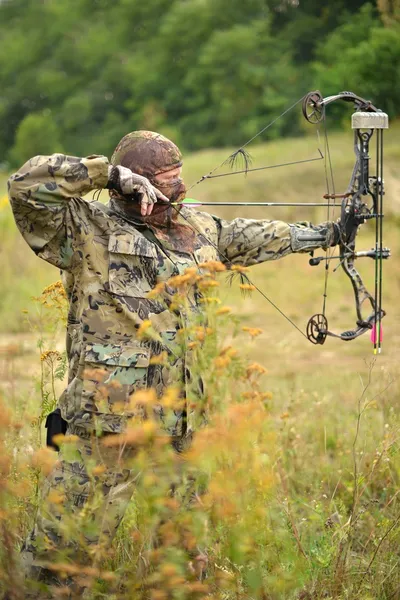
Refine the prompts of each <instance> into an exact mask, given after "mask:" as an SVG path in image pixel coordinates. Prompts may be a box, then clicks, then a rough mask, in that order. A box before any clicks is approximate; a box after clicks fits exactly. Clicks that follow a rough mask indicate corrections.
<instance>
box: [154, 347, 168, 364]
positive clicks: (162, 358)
mask: <svg viewBox="0 0 400 600" xmlns="http://www.w3.org/2000/svg"><path fill="white" fill-rule="evenodd" d="M167 360H168V354H167V353H166V352H165V350H164V351H163V352H161V354H157V355H155V356H152V357H151V359H150V364H151V365H165V364H166V363H167Z"/></svg>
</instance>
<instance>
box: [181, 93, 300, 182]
mask: <svg viewBox="0 0 400 600" xmlns="http://www.w3.org/2000/svg"><path fill="white" fill-rule="evenodd" d="M306 95H307V94H305V95H304V96H302V97H301V98H299V99H298V100H296V102H295V103H294V104H292V105H291V106H289V108H287V109H286V110H284V111H283V113H281V114H280V115H278V116H277V117H275V119H273V120H272V121H271V122H270V123H268V125H266V126H265V127H263V128H262V129H261V130H260V131H259V132H258V133H256V134H255V135H253V137H251V138H250V139H249V140H247V142H246V143H245V144H243V145H242V146H240V148H239V149H238V150H235V152H232V154H230V155H229V156H228V158H226V159H225V160H223V161H222V163H221V164H219V165H218V166H216V167H214V169H211V171H210V172H209V173H207V175H203V176H202V177H200V179H198V180H197V181H194V182H193V183H192V184H191V185H189V187H188V188H187V191H188V192H189V191H190V190H192V189H193V188H194V187H196V185H198V184H199V183H201V182H202V181H204V180H205V179H209V178H210V177H211V176H212V175H213V173H215V171H218V169H220V168H221V167H223V166H224V165H225V164H226V163H227V162H229V159H230V158H231V157H232V156H234V155H235V154H236V153H237V152H239V151H240V150H243V148H246V146H248V145H249V144H251V142H253V141H254V140H255V139H256V138H258V137H259V136H260V135H262V134H263V133H264V132H265V131H267V129H269V128H270V127H272V125H274V124H275V123H276V122H277V121H278V120H279V119H281V118H282V117H284V116H285V115H286V114H287V113H288V112H290V111H291V110H293V109H294V108H295V107H296V106H297V105H298V104H300V102H303V100H304V98H305V97H306ZM234 174H235V173H230V175H234Z"/></svg>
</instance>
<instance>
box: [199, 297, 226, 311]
mask: <svg viewBox="0 0 400 600" xmlns="http://www.w3.org/2000/svg"><path fill="white" fill-rule="evenodd" d="M199 302H200V303H201V304H221V300H220V299H219V298H215V297H212V298H200V300H199ZM217 314H218V312H217Z"/></svg>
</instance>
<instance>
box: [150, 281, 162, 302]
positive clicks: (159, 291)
mask: <svg viewBox="0 0 400 600" xmlns="http://www.w3.org/2000/svg"><path fill="white" fill-rule="evenodd" d="M164 290H165V283H164V282H160V283H157V285H156V286H155V287H153V289H152V290H151V291H150V292H149V293H148V294H147V298H150V299H152V298H157V296H160V295H161V294H162V293H163V291H164Z"/></svg>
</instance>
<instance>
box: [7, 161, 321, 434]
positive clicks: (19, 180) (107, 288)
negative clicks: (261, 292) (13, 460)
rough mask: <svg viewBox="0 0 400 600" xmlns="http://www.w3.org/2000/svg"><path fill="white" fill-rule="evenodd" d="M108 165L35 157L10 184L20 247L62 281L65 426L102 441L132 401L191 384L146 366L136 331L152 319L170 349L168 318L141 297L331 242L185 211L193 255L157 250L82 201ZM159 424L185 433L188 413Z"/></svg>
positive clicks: (103, 178)
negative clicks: (205, 273)
mask: <svg viewBox="0 0 400 600" xmlns="http://www.w3.org/2000/svg"><path fill="white" fill-rule="evenodd" d="M108 164H109V163H108V160H107V158H105V157H104V156H95V155H94V156H89V157H87V158H75V157H70V156H64V155H61V154H54V155H52V156H50V157H43V156H37V157H35V158H32V159H31V160H29V161H28V162H27V163H26V164H25V165H24V166H23V167H22V168H21V169H20V170H19V171H18V173H16V174H14V175H13V176H12V177H11V178H10V180H9V196H10V200H11V204H12V209H13V212H14V216H15V220H16V223H17V226H18V228H19V230H20V232H21V234H22V235H23V237H24V239H25V240H26V242H27V243H28V244H29V246H30V247H31V248H32V250H33V251H34V252H35V253H36V254H37V256H39V257H40V258H42V259H44V260H46V261H47V262H49V263H51V264H52V265H54V266H56V267H58V268H59V269H61V270H62V272H63V274H64V281H65V285H66V289H67V292H68V297H69V301H70V302H69V314H68V327H67V353H68V359H69V377H68V386H67V389H66V390H65V392H64V393H63V395H62V397H61V399H60V406H61V411H62V414H63V417H64V418H65V419H66V420H67V421H68V422H70V423H72V424H74V425H75V426H78V427H84V428H86V429H91V428H94V427H95V426H97V425H98V426H100V427H101V428H102V429H103V431H121V429H122V428H123V427H124V424H125V421H126V407H127V406H128V404H129V397H130V395H131V394H132V392H133V391H135V390H137V389H140V388H144V387H150V386H153V387H154V388H155V389H156V390H157V392H158V393H161V392H162V390H163V389H164V388H165V387H166V386H168V385H169V384H170V383H171V382H173V381H176V380H180V381H181V382H183V383H184V381H185V377H186V376H187V375H186V374H185V369H184V362H185V361H184V360H183V359H178V360H177V361H176V363H175V364H174V365H173V366H169V367H165V365H164V366H163V365H157V364H151V363H150V360H151V357H152V355H154V354H157V353H160V352H161V350H162V347H163V344H160V343H154V342H148V341H145V340H141V339H139V338H138V335H137V330H138V328H139V326H140V324H141V322H142V321H143V320H144V319H149V320H150V321H151V323H152V327H153V329H154V330H155V331H157V332H158V333H159V334H160V336H161V338H162V339H163V340H164V341H165V342H166V343H170V342H173V341H174V339H175V336H176V332H177V327H178V326H177V322H176V317H175V316H174V314H173V313H171V312H170V311H168V310H166V309H165V306H164V305H163V304H161V303H160V302H158V301H157V300H154V299H149V298H147V297H146V296H147V294H148V292H149V291H150V290H152V289H153V288H154V286H155V285H156V284H157V283H159V282H162V281H165V280H166V279H168V278H169V277H171V276H174V275H178V274H180V273H182V272H183V271H184V270H185V269H186V268H187V267H190V266H194V265H197V264H198V263H200V262H205V261H208V260H221V261H222V262H225V263H226V262H227V261H228V260H229V262H230V263H231V264H245V265H252V264H256V263H260V262H263V261H266V260H274V259H278V258H281V257H283V256H285V255H287V254H290V253H292V252H295V251H305V250H308V249H310V248H312V247H318V246H324V245H325V244H324V243H321V241H319V242H318V243H315V242H308V243H307V242H303V243H301V242H300V241H299V233H302V234H304V233H306V234H307V233H308V234H311V235H312V234H314V236H315V233H316V231H317V232H319V233H322V234H323V235H325V236H326V237H327V239H329V235H331V233H332V232H331V231H330V230H329V227H330V224H323V225H321V226H319V227H315V228H314V227H312V226H307V225H304V224H296V225H289V224H287V223H284V222H281V221H267V220H248V219H235V220H232V221H225V220H222V219H219V218H217V217H214V216H211V215H209V214H207V213H203V212H198V211H195V210H193V209H191V208H183V209H182V212H181V214H180V216H179V219H180V220H181V222H182V223H185V224H186V225H187V224H189V226H192V227H193V229H195V231H196V237H195V243H194V249H193V252H192V253H185V252H180V251H179V252H178V251H176V250H174V249H173V246H170V247H169V246H168V240H165V239H164V240H163V243H162V247H160V244H155V243H152V241H151V240H149V239H147V238H146V237H145V236H144V235H143V233H141V231H140V230H139V229H138V228H136V227H135V225H133V224H132V223H131V222H128V221H127V220H126V219H124V218H122V217H119V216H117V215H115V214H112V213H111V212H110V209H109V208H108V207H107V206H106V205H103V204H102V203H100V202H90V201H87V200H84V199H83V198H82V197H81V196H82V195H85V194H87V193H88V192H90V191H91V190H95V189H100V188H104V187H105V186H106V184H107V179H108ZM320 239H321V237H320ZM327 244H328V242H327ZM327 244H326V245H327ZM217 249H218V251H217ZM186 371H187V369H186ZM159 417H160V421H161V423H162V426H163V428H164V429H165V430H166V431H167V432H168V433H169V434H171V435H173V436H178V437H179V436H181V435H183V434H184V433H185V428H186V427H187V415H186V412H185V411H171V414H169V415H167V414H164V413H163V411H162V409H161V408H160V411H159Z"/></svg>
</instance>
